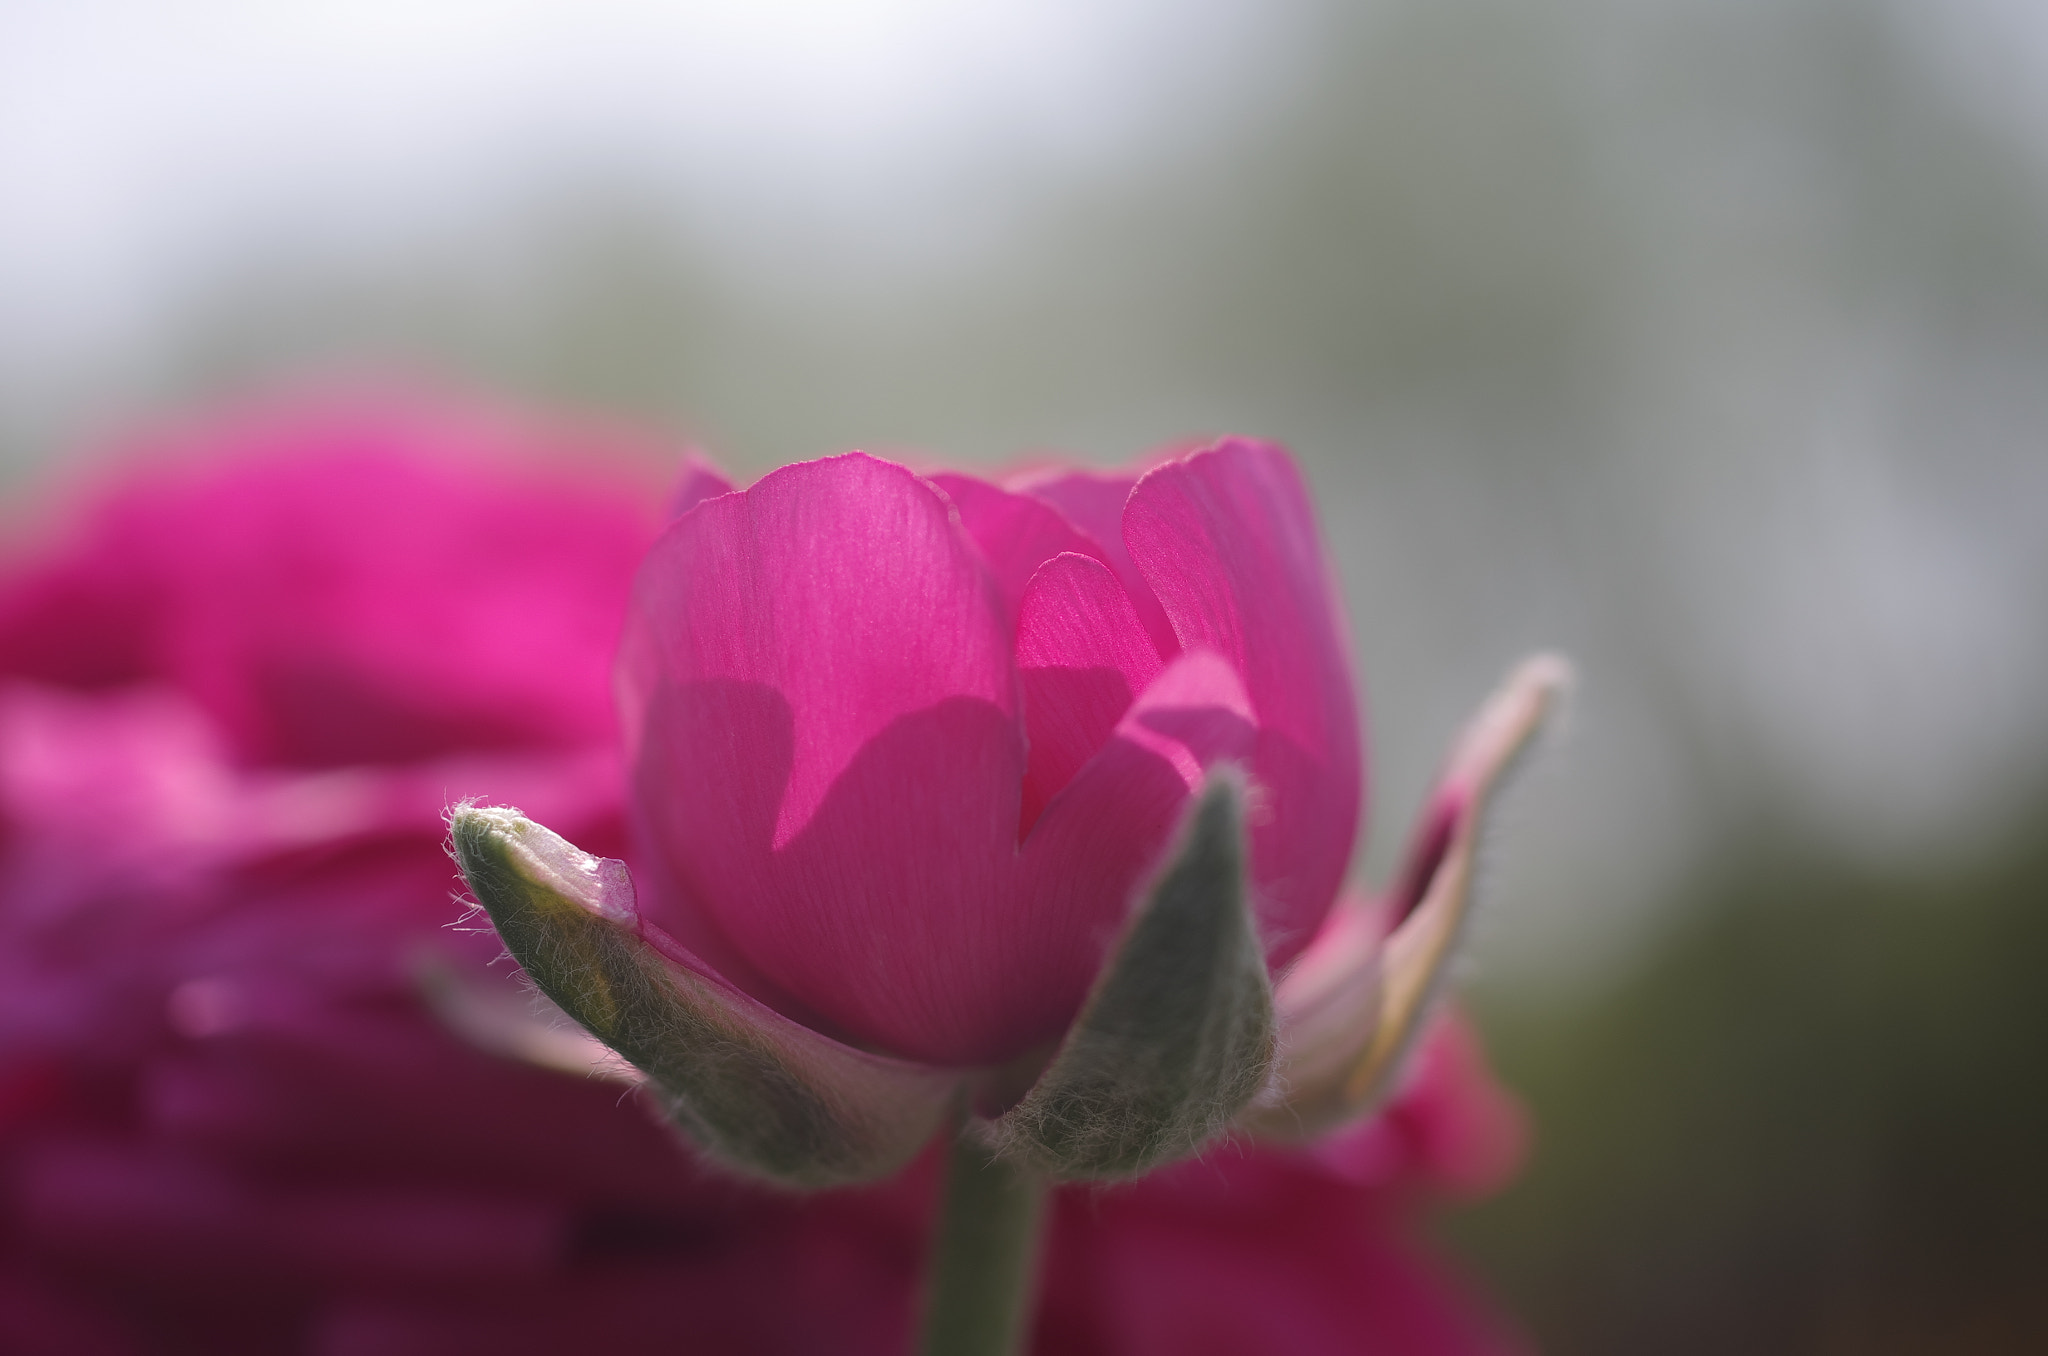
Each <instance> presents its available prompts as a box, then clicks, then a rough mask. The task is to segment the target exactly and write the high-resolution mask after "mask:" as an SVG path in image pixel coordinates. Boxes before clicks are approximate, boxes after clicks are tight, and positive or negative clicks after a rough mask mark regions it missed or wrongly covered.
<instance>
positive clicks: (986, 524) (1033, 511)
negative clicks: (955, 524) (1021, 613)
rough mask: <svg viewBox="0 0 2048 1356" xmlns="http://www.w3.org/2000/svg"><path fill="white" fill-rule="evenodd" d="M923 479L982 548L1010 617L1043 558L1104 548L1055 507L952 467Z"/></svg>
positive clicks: (1097, 554) (1091, 553)
mask: <svg viewBox="0 0 2048 1356" xmlns="http://www.w3.org/2000/svg"><path fill="white" fill-rule="evenodd" d="M926 479H928V480H930V481H931V483H932V484H934V485H936V486H938V487H939V488H940V489H941V490H944V491H945V492H946V497H947V498H949V499H951V500H952V501H953V506H954V507H955V508H956V509H958V510H959V511H960V526H961V527H963V528H965V529H966V530H967V535H968V536H970V537H972V538H974V544H975V545H976V546H978V547H980V548H981V554H982V558H983V559H985V560H986V561H987V562H988V567H989V570H990V572H991V573H993V574H994V575H995V579H996V587H997V588H999V589H1001V590H1002V594H1003V601H1004V602H1005V603H1007V604H1008V605H1009V609H1010V615H1011V616H1012V617H1014V616H1016V615H1017V609H1018V607H1019V605H1020V604H1021V603H1022V601H1023V598H1024V589H1025V586H1026V585H1027V584H1028V583H1029V582H1030V580H1031V576H1032V575H1033V574H1035V573H1036V572H1037V570H1038V567H1039V566H1041V565H1043V564H1044V563H1045V562H1046V561H1048V560H1051V559H1052V558H1053V557H1054V556H1057V555H1060V554H1061V553H1063V552H1068V551H1072V552H1078V553H1079V554H1081V555H1086V556H1094V557H1097V558H1098V559H1099V558H1101V556H1102V548H1101V547H1100V546H1098V545H1097V544H1096V543H1095V542H1094V541H1093V540H1092V539H1090V538H1089V537H1088V535H1087V534H1086V533H1083V532H1081V531H1078V530H1077V529H1076V528H1075V527H1074V525H1073V524H1072V523H1070V522H1068V521H1067V520H1066V519H1065V518H1064V517H1063V516H1061V514H1060V513H1059V511H1058V510H1056V509H1053V508H1050V507H1048V506H1047V505H1045V504H1043V503H1041V502H1039V501H1038V500H1036V499H1034V498H1032V497H1031V496H1029V495H1025V494H1012V493H1011V492H1010V491H1008V490H1005V489H1001V488H999V487H998V486H995V485H991V484H989V483H988V482H987V481H985V480H978V479H976V478H975V477H973V476H970V475H962V474H960V473H959V472H955V471H945V472H941V473H939V474H938V475H934V476H928V477H926Z"/></svg>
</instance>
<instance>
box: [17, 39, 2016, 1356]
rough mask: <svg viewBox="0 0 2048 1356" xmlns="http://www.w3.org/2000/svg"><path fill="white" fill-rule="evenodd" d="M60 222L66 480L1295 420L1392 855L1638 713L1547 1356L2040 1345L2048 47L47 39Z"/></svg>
mask: <svg viewBox="0 0 2048 1356" xmlns="http://www.w3.org/2000/svg"><path fill="white" fill-rule="evenodd" d="M0 204H4V207H0V476H4V484H5V487H6V490H7V493H8V496H9V500H10V502H11V503H13V504H15V505H17V506H18V505H23V504H28V503H32V502H33V500H32V498H31V497H30V496H31V494H32V491H33V488H34V486H35V485H36V484H37V483H38V482H39V480H40V479H41V478H42V477H43V476H44V475H45V474H47V473H48V472H49V471H51V470H52V469H53V468H61V467H62V466H63V465H64V464H65V462H66V461H67V459H68V460H70V461H72V462H74V463H75V462H78V461H80V460H84V459H89V458H90V457H91V455H93V453H94V452H95V450H97V449H101V448H103V447H105V446H107V445H108V444H109V441H110V440H112V439H115V438H117V437H118V435H119V434H120V432H121V430H122V429H124V428H127V427H131V426H132V425H133V424H134V423H135V422H137V421H138V420H142V419H146V418H148V417H152V416H157V415H161V414H163V413H165V412H168V411H177V410H183V409H190V408H193V407H196V406H199V405H203V404H208V403H212V402H217V401H220V400H224V399H232V398H236V397H240V396H248V395H251V394H257V393H269V392H274V391H276V390H278V389H280V388H289V387H291V386H292V385H295V384H300V383H305V382H331V381H335V380H341V379H346V380H378V381H388V380H395V379H403V380H412V381H419V380H426V381H431V382H436V383H441V384H452V385H455V386H457V387H458V388H463V389H478V390H482V391H485V392H491V393H509V394H510V395H512V396H513V397H515V398H518V399H524V400H529V401H535V402H549V403H566V404H569V405H572V406H577V407H582V408H588V409H597V410H602V411H609V412H619V413H623V414H626V415H629V416H634V417H638V418H641V419H644V420H646V421H649V422H651V423H653V424H655V425H657V426H662V427H666V428H668V429H670V430H673V431H675V432H677V433H679V434H682V435H684V436H688V437H691V438H694V439H696V440H698V441H700V442H701V443H703V444H704V445H705V446H707V447H709V448H711V449H712V450H714V451H715V453H716V454H717V455H718V456H720V457H721V458H722V459H723V460H725V461H726V462H727V463H728V464H730V465H732V466H733V467H734V468H735V469H738V470H742V471H748V472H753V471H758V470H761V469H765V468H766V467H768V466H771V465H774V464H776V463H778V462H781V461H785V460H789V459H793V458H798V457H805V456H812V455H817V454H821V453H826V452H830V451H835V450H840V449H843V448H846V447H852V446H861V447H868V448H871V449H877V450H889V449H918V450H922V451H924V452H927V453H931V454H936V455H940V456H944V457H950V458H957V459H961V460H972V461H988V460H994V459H997V458H1001V457H1004V456H1009V455H1014V454H1016V453H1019V452H1026V451H1034V450H1045V449H1055V450H1061V451H1065V452H1069V453H1072V454H1076V455H1080V456H1083V457H1087V458H1091V459H1096V460H1103V461H1112V460H1121V459H1123V458H1125V457H1127V456H1129V455H1131V454H1133V453H1135V452H1138V451H1140V450H1142V449H1144V448H1146V447H1147V446H1150V445H1153V444H1156V443H1159V442H1163V441H1167V440H1170V439H1176V438H1180V437H1182V436H1185V435H1190V434H1199V433H1204V432H1212V431H1226V430H1227V431H1242V432H1250V433H1257V434H1262V435H1267V436H1273V437H1278V438H1281V439H1283V440H1285V441H1287V442H1288V443H1289V444H1290V445H1292V446H1293V447H1294V448H1295V449H1296V450H1297V452H1298V453H1299V454H1300V456H1301V457H1302V459H1303V461H1304V463H1305V465H1306V467H1307V470H1308V473H1309V475H1310V477H1311V478H1312V480H1313V481H1314V482H1315V485H1316V487H1317V490H1318V492H1319V494H1320V499H1321V504H1322V511H1323V514H1324V520H1325V524H1326V527H1327V530H1328V533H1329V536H1330V539H1331V542H1332V545H1333V549H1334V551H1335V553H1336V555H1337V557H1338V560H1339V563H1340V565H1341V567H1342V569H1343V572H1344V575H1345V584H1346V588H1347V591H1348V598H1349V602H1350V607H1351V613H1352V624H1353V629H1354V636H1355V640H1356V647H1357V653H1358V658H1359V663H1360V667H1361V671H1362V673H1363V674H1364V676H1365V680H1366V683H1367V685H1368V689H1369V692H1370V699H1371V719H1372V727H1373V736H1374V747H1373V771H1374V776H1375V797H1374V804H1373V806H1372V809H1371V820H1372V823H1371V829H1372V835H1373V837H1372V842H1373V846H1372V848H1371V849H1370V851H1369V852H1368V854H1367V856H1366V858H1365V864H1364V868H1363V869H1364V873H1365V874H1366V876H1368V877H1370V878H1377V876H1378V875H1381V874H1383V873H1384V872H1385V870H1386V869H1387V865H1388V863H1389V862H1390V861H1391V859H1392V854H1393V851H1394V849H1395V848H1396V846H1397V845H1398V840H1399V838H1400V836H1401V834H1402V832H1403V831H1404V829H1405V824H1406V816H1407V814H1408V813H1409V812H1410V810H1411V808H1412V807H1413V806H1414V805H1415V804H1416V803H1417V801H1418V799H1419V797H1420V795H1421V792H1422V790H1423V788H1424V786H1425V785H1426V783H1427V780H1428V777H1429V775H1430V773H1431V770H1432V767H1433V764H1434V761H1435V759H1436V757H1437V756H1438V754H1439V752H1440V750H1441V749H1442V748H1443V747H1444V745H1445V743H1446V741H1447V740H1448V739H1449V737H1450V735H1451V734H1452V733H1453V731H1454V730H1455V728H1456V726H1457V723H1458V721H1459V719H1460V718H1461V717H1462V716H1463V714H1464V713H1465V712H1466V711H1467V710H1468V709H1469V708H1470V707H1471V706H1473V705H1474V704H1475V703H1476V701H1477V700H1478V698H1479V697H1480V696H1481V695H1482V694H1483V693H1484V692H1485V690H1486V689H1487V688H1488V686H1489V685H1490V684H1491V682H1492V681H1493V680H1494V678H1495V677H1497V676H1498V674H1499V673H1500V672H1501V671H1502V670H1504V668H1505V667H1506V666H1507V664H1508V663H1509V661H1510V660H1512V659H1513V658H1514V657H1515V656H1517V655H1519V654H1520V653H1522V652H1524V651H1526V650H1528V649H1531V648H1534V647H1536V646H1539V645H1550V646H1556V647H1558V648H1561V649H1564V650H1565V651H1567V652H1569V653H1570V654H1571V655H1573V656H1574V658H1575V659H1576V660H1577V661H1578V664H1579V666H1580V670H1581V674H1582V683H1581V686H1580V690H1579V692H1578V695H1577V700H1576V703H1575V707H1574V710H1573V713H1572V717H1571V720H1570V722H1569V728H1568V729H1567V730H1566V731H1565V732H1564V735H1563V737H1562V738H1560V739H1558V740H1556V741H1554V742H1553V745H1552V746H1551V747H1550V748H1548V749H1546V750H1545V751H1544V753H1543V756H1542V757H1541V758H1540V759H1539V760H1538V761H1537V763H1536V766H1535V768H1534V771H1533V772H1532V774H1531V775H1530V776H1529V777H1528V779H1527V780H1526V782H1525V783H1524V784H1523V785H1521V786H1520V787H1518V788H1517V790H1516V792H1515V793H1514V794H1513V795H1512V796H1511V798H1510V801H1509V804H1508V806H1507V812H1506V814H1505V816H1504V823H1503V825H1502V829H1501V832H1500V833H1499V836H1498V842H1497V844H1496V850H1495V852H1494V854H1493V856H1492V859H1491V862H1490V872H1489V878H1488V880H1487V882H1486V884H1487V886H1488V893H1487V898H1486V904H1487V912H1486V915H1485V918H1484V920H1483V924H1482V928H1481V932H1480V936H1479V938H1478V944H1477V947H1476V954H1475V957H1474V960H1473V964H1472V969H1471V973H1470V975H1469V977H1468V981H1467V991H1468V993H1469V994H1470V995H1471V996H1472V999H1473V1001H1474V1003H1475V1005H1476V1006H1477V1007H1478V1008H1479V1009H1480V1011H1481V1014H1482V1016H1483V1017H1484V1019H1485V1021H1486V1024H1487V1027H1488V1030H1489V1034H1490V1036H1491V1039H1492V1041H1493V1044H1494V1046H1495V1049H1496V1050H1497V1052H1498V1053H1499V1056H1500V1058H1501V1061H1502V1063H1503V1065H1504V1067H1505V1069H1506V1071H1507V1073H1508V1075H1509V1077H1510V1080H1511V1081H1513V1082H1514V1083H1516V1085H1517V1086H1518V1087H1520V1088H1521V1089H1522V1091H1523V1092H1524V1093H1525V1094H1526V1095H1527V1096H1528V1097H1529V1098H1530V1100H1531V1101H1532V1102H1533V1103H1534V1106H1535V1108H1536V1111H1537V1114H1538V1118H1539V1126H1540V1141H1539V1153H1538V1156H1537V1158H1536V1160H1535V1162H1534V1165H1533V1168H1532V1170H1531V1172H1530V1173H1529V1174H1528V1176H1527V1177H1526V1179H1525V1180H1524V1182H1523V1184H1522V1185H1521V1186H1519V1187H1518V1188H1516V1189H1515V1190H1514V1191H1512V1192H1510V1193H1508V1194H1507V1195H1506V1196H1504V1197H1503V1198H1502V1199H1501V1200H1499V1201H1498V1202H1495V1203H1493V1204H1491V1205H1489V1206H1486V1207H1484V1208H1482V1209H1480V1210H1478V1211H1475V1212H1472V1213H1471V1214H1469V1215H1468V1216H1466V1217H1465V1218H1463V1219H1461V1220H1460V1221H1458V1222H1457V1224H1456V1226H1455V1230H1454V1241H1455V1242H1456V1243H1457V1244H1458V1245H1459V1246H1460V1247H1461V1248H1463V1249H1464V1250H1465V1251H1466V1252H1467V1253H1468V1254H1469V1255H1470V1256H1472V1257H1473V1258H1474V1259H1475V1260H1476V1261H1477V1262H1478V1263H1479V1264H1480V1265H1481V1266H1482V1267H1483V1268H1484V1269H1485V1270H1486V1272H1487V1273H1488V1274H1489V1275H1490V1276H1491V1278H1492V1280H1493V1284H1494V1285H1495V1287H1496V1288H1497V1290H1499V1291H1500V1292H1501V1293H1502V1294H1503V1295H1504V1296H1505V1297H1506V1298H1507V1300H1508V1301H1509V1302H1510V1303H1511V1304H1512V1305H1513V1306H1515V1307H1516V1308H1517V1309H1518V1311H1519V1312H1520V1313H1521V1314H1522V1316H1523V1317H1524V1319H1525V1321H1526V1322H1527V1323H1528V1324H1529V1326H1530V1327H1531V1329H1532V1331H1533V1332H1534V1334H1535V1335H1536V1336H1537V1337H1538V1338H1539V1339H1540V1340H1541V1342H1542V1343H1543V1344H1544V1345H1545V1347H1546V1348H1547V1349H1550V1350H1554V1351H1557V1352H1588V1353H1595V1352H1597V1353H1605V1352H1615V1353H1623V1352H1639V1351H1645V1350H1655V1351H1665V1352H1692V1351H1698V1352H1718V1351H1727V1350H1744V1351H1756V1352H1780V1351H1782V1352H1837V1351H1839V1352H1864V1351H1885V1352H1888V1351H1899V1352H1909V1351H1910V1352H1921V1351H1926V1352H1934V1351H1942V1352H1979V1351H1981V1352H2005V1351H2013V1352H2019V1351H2035V1350H2041V1349H2044V1348H2048V1299H2044V1298H2043V1294H2044V1293H2048V1287H2044V1286H2043V1285H2042V1284H2041V1280H2042V1278H2043V1277H2044V1276H2048V1166H2044V1165H2048V1153H2044V1152H2043V1150H2044V1149H2048V1097H2044V1092H2043V1087H2044V1081H2048V1080H2044V1072H2048V998H2044V995H2048V985H2044V984H2042V983H2041V981H2040V980H2039V979H2038V977H2037V971H2038V970H2039V969H2040V968H2041V967H2042V965H2043V963H2044V962H2048V856H2044V854H2043V851H2042V848H2041V839H2042V838H2043V837H2048V835H2044V834H2043V832H2042V824H2043V820H2044V818H2048V9H2043V8H2041V7H2039V6H2037V5H2033V4H2030V3H2028V0H1552V2H1551V3H1546V4H1540V5H1539V4H1534V3H1528V2H1527V0H1379V2H1377V3H1353V4H1340V3H1318V0H1201V2H1199V3H1198V2H1197V0H1178V2H1177V3H1168V2H1167V0H1092V3H1082V0H1037V2H1036V3H1030V2H1028V0H987V2H986V3H980V4H973V5H968V4H947V3H940V0H860V3H853V2H851V0H842V3H824V0H809V2H807V0H730V2H729V3H699V4H694V5H684V4H675V5H662V4H655V3H651V2H649V3H624V2H623V0H619V2H617V3H608V4H571V3H567V2H566V0H562V2H561V3H542V2H540V0H522V2H520V3H505V2H500V3H484V2H483V0H473V2H472V0H444V2H443V3H440V4H436V5H430V6H418V5H409V4H399V3H395V0H376V2H375V3H368V2H364V3H354V4H347V5H344V4H323V3H310V2H309V3H302V4H297V5H292V6H278V5H271V4H261V3H255V2H254V0H177V2H176V3H162V2H161V0H159V2H158V3H140V2H139V0H68V2H67V3H62V4H58V3H45V2H44V0H6V2H5V3H0ZM2037 1292H2040V1293H2037Z"/></svg>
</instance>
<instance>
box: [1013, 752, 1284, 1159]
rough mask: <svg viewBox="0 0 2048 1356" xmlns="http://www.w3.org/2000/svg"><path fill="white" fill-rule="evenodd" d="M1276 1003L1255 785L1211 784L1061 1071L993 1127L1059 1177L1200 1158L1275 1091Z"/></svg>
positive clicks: (1055, 1063) (1113, 959)
mask: <svg viewBox="0 0 2048 1356" xmlns="http://www.w3.org/2000/svg"><path fill="white" fill-rule="evenodd" d="M1273 1058H1274V1018H1273V994H1272V988H1271V985H1270V983H1269V982H1268V980H1267V977H1266V959H1265V950H1264V948H1263V947H1262V946H1260V944H1259V939H1258V935H1257V932H1256V931H1255V929H1254V928H1253V925H1252V918H1251V912H1250V904H1249V891H1248V888H1247V884H1246V878H1245V841H1244V787H1243V784H1242V782H1241V780H1240V779H1239V777H1238V776H1237V774H1236V772H1235V771H1234V770H1226V771H1223V772H1220V773H1218V774H1215V775H1212V776H1211V777H1210V779H1209V781H1208V784H1207V785H1206V786H1205V787H1204V788H1203V791H1202V794H1201V797H1200V799H1199V800H1198V801H1197V802H1196V804H1195V806H1194V809H1193V811H1192V812H1191V813H1190V815H1189V816H1188V820H1187V823H1186V824H1185V826H1184V828H1183V831H1182V834H1181V838H1180V841H1179V843H1178V845H1177V847H1176V849H1175V851H1174V852H1173V854H1172V855H1171V856H1170V857H1169V859H1168V860H1167V863H1166V865H1165V867H1164V869H1163V870H1162V871H1161V872H1160V874H1159V876H1158V878H1157V879H1156V880H1155V881H1154V882H1153V883H1152V885H1151V887H1150V889H1149V890H1148V891H1147V894H1146V897H1145V898H1144V900H1143V901H1142V903H1141V905H1140V907H1139V908H1138V909H1137V910H1136V911H1135V913H1134V915H1133V917H1132V919H1131V921H1130V923H1129V924H1128V925H1127V926H1126V928H1125V931H1124V935H1123V937H1122V939H1121V940H1120V941H1119V942H1118V944H1117V946H1116V948H1115V949H1114V950H1113V951H1112V952H1111V954H1110V957H1109V959H1108V960H1107V961H1106V962H1105V964H1104V966H1103V969H1102V972H1101V974H1100V975H1099V976H1098V977H1097V979H1096V982H1095V987H1094V989H1093V991H1092V992H1091V993H1090V994H1089V996H1088V1001H1087V1003H1086V1004H1085V1005H1084V1006H1083V1007H1082V1009H1081V1015H1080V1016H1079V1018H1077V1019H1076V1021H1075V1023H1074V1025H1073V1027H1072V1028H1071V1029H1070V1030H1069V1031H1068V1033H1067V1037H1066V1039H1065V1041H1064V1042H1063V1043H1062V1044H1061V1046H1060V1049H1059V1051H1058V1053H1057V1054H1056V1055H1054V1057H1053V1060H1052V1063H1051V1064H1050V1065H1049V1066H1048V1067H1047V1069H1046V1070H1045V1072H1044V1073H1043V1074H1042V1075H1041V1076H1040V1077H1039V1079H1038V1081H1037V1082H1036V1083H1035V1084H1034V1085H1033V1086H1032V1088H1031V1090H1030V1091H1029V1092H1027V1093H1026V1094H1025V1095H1024V1098H1023V1100H1022V1101H1020V1102H1019V1103H1018V1104H1017V1105H1016V1106H1015V1107H1013V1108H1011V1109H1010V1110H1009V1111H1008V1112H1006V1113H1004V1114H1003V1115H1002V1116H1001V1117H999V1118H998V1119H997V1120H996V1121H995V1122H994V1123H993V1125H992V1126H991V1135H992V1138H993V1140H994V1142H995V1144H996V1146H997V1147H998V1149H999V1150H1000V1151H1001V1152H1002V1153H1003V1154H1005V1155H1006V1156H1010V1157H1015V1158H1019V1159H1022V1160H1024V1161H1025V1162H1028V1163H1031V1164H1032V1165H1034V1166H1036V1167H1038V1168H1040V1169H1041V1170H1043V1171H1045V1172H1047V1173H1049V1174H1051V1175H1053V1176H1055V1177H1059V1178H1065V1179H1068V1180H1075V1179H1106V1178H1119V1177H1132V1176H1136V1175H1137V1174H1139V1173H1143V1172H1147V1171H1150V1170H1151V1169H1153V1168H1155V1167H1158V1166H1160V1165H1161V1164H1163V1163H1167V1162H1170V1161H1172V1160H1174V1159H1177V1158H1181V1157H1184V1156H1186V1155H1188V1154H1190V1153H1193V1152H1194V1151H1195V1150H1197V1149H1198V1148H1200V1147H1201V1146H1202V1144H1203V1143H1204V1142H1205V1141H1207V1140H1208V1139H1210V1138H1211V1137H1212V1136H1213V1135H1215V1134H1217V1133H1218V1132H1220V1131H1222V1130H1223V1129H1224V1128H1225V1127H1227V1126H1228V1125H1229V1124H1230V1122H1231V1120H1232V1119H1233V1118H1234V1117H1235V1116H1236V1115H1237V1114H1238V1113H1239V1112H1240V1111H1242V1110H1243V1109H1244V1108H1245V1107H1246V1106H1247V1105H1248V1104H1249V1103H1250V1102H1251V1100H1252V1098H1253V1097H1254V1096H1256V1095H1257V1094H1258V1092H1259V1091H1260V1089H1261V1088H1262V1087H1263V1086H1264V1085H1265V1082H1266V1079H1267V1077H1268V1075H1269V1073H1270V1071H1271V1069H1272V1065H1273Z"/></svg>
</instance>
